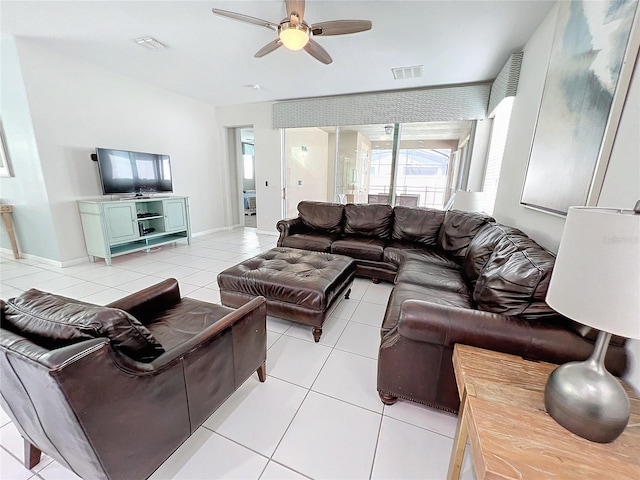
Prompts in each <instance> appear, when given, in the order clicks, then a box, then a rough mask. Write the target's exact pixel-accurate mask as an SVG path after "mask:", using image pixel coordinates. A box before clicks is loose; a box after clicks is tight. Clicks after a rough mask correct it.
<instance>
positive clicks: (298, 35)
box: [278, 22, 310, 52]
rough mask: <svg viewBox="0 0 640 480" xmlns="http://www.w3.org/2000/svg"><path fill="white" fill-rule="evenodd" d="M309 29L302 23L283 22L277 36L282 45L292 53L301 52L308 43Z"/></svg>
mask: <svg viewBox="0 0 640 480" xmlns="http://www.w3.org/2000/svg"><path fill="white" fill-rule="evenodd" d="M309 34H310V29H309V27H308V26H307V25H305V24H304V23H298V24H294V23H292V22H283V23H281V24H280V25H279V27H278V36H279V37H280V41H281V42H282V45H284V46H285V47H286V48H288V49H289V50H293V51H294V52H295V51H297V50H302V49H303V48H304V46H305V45H306V44H307V43H309V37H310V35H309Z"/></svg>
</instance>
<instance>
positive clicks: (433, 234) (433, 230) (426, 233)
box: [393, 206, 445, 245]
mask: <svg viewBox="0 0 640 480" xmlns="http://www.w3.org/2000/svg"><path fill="white" fill-rule="evenodd" d="M444 215H445V212H444V211H442V210H435V209H432V208H411V207H402V206H396V207H395V208H394V209H393V239H394V240H404V241H407V242H415V243H419V244H420V245H435V244H436V242H437V241H438V232H439V231H440V226H441V225H442V221H443V220H444Z"/></svg>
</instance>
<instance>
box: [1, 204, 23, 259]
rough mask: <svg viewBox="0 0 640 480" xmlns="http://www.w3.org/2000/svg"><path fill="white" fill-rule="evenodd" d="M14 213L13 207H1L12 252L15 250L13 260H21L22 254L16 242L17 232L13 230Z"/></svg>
mask: <svg viewBox="0 0 640 480" xmlns="http://www.w3.org/2000/svg"><path fill="white" fill-rule="evenodd" d="M12 212H13V207H12V206H11V205H6V204H5V205H0V215H2V222H3V223H4V226H5V228H6V229H7V235H9V241H10V242H11V250H13V258H20V252H19V251H18V242H17V240H16V232H15V230H14V229H13V219H12V217H11V213H12Z"/></svg>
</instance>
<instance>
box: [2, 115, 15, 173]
mask: <svg viewBox="0 0 640 480" xmlns="http://www.w3.org/2000/svg"><path fill="white" fill-rule="evenodd" d="M0 177H13V173H12V171H11V164H10V163H9V155H8V154H7V147H6V144H5V141H4V130H3V129H2V119H0Z"/></svg>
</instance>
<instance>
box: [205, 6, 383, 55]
mask: <svg viewBox="0 0 640 480" xmlns="http://www.w3.org/2000/svg"><path fill="white" fill-rule="evenodd" d="M285 4H286V7H287V17H286V18H284V19H283V20H282V21H281V22H280V23H273V22H269V21H268V20H261V19H259V18H255V17H250V16H249V15H244V14H242V13H235V12H229V11H227V10H219V9H217V8H212V9H211V11H212V12H213V13H214V14H215V15H220V16H222V17H227V18H232V19H234V20H239V21H241V22H245V23H251V24H253V25H258V26H261V27H266V28H268V29H269V30H273V31H274V32H277V34H278V38H276V39H275V40H273V41H272V42H269V43H267V44H266V45H265V46H264V47H262V48H261V49H260V50H258V51H257V52H256V54H255V55H254V57H256V58H260V57H264V56H265V55H266V54H267V53H271V52H273V51H274V50H275V49H277V48H279V47H280V46H282V45H284V47H285V48H288V49H289V50H294V51H295V50H301V49H303V48H304V49H305V50H306V51H307V53H309V54H310V55H311V56H312V57H314V58H315V59H316V60H319V61H320V62H322V63H324V64H325V65H328V64H330V63H331V62H333V59H332V58H331V55H329V54H328V53H327V51H326V50H325V49H324V48H322V47H321V46H320V44H319V43H318V42H316V41H315V40H314V39H313V38H312V37H317V36H325V37H327V36H329V35H344V34H347V33H357V32H364V31H365V30H370V29H371V22H370V21H369V20H332V21H329V22H320V23H315V24H312V25H309V24H308V23H307V22H305V21H304V6H305V5H304V4H305V0H286V1H285Z"/></svg>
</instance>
